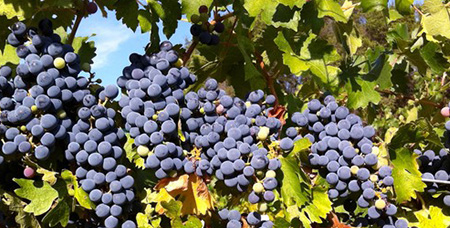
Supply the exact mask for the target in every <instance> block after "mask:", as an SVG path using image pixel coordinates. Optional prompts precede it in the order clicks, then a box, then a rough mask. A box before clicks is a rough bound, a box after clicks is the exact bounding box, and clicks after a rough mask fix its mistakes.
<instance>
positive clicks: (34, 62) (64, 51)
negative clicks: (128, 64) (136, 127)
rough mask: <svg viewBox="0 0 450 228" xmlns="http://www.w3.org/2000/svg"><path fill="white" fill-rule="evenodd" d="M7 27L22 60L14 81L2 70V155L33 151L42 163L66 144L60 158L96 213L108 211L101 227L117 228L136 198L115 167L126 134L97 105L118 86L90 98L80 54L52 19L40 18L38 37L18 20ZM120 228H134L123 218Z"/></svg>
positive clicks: (129, 181)
mask: <svg viewBox="0 0 450 228" xmlns="http://www.w3.org/2000/svg"><path fill="white" fill-rule="evenodd" d="M11 29H12V33H11V34H12V35H10V36H9V39H8V42H10V44H11V45H13V46H15V47H17V48H16V52H17V55H18V56H19V57H20V58H22V59H23V61H21V63H20V64H19V65H18V66H17V68H16V71H15V72H16V73H17V75H16V76H15V77H14V78H13V79H11V76H12V75H11V74H12V69H10V68H9V67H6V66H4V67H2V68H1V69H0V72H1V76H0V80H1V81H2V86H1V89H2V93H1V96H2V97H1V100H0V108H1V110H2V111H1V119H0V122H1V123H0V128H1V129H2V131H1V134H0V135H1V138H2V141H4V142H5V143H4V144H3V145H2V153H3V154H5V155H12V154H14V153H16V152H17V151H18V152H20V153H28V152H34V157H35V158H36V159H38V160H45V159H47V158H49V157H50V153H51V152H52V151H54V150H56V149H57V147H58V146H61V148H65V157H66V159H67V160H68V161H76V163H77V165H78V166H79V167H78V168H77V169H76V172H75V173H76V176H77V178H78V180H79V182H80V184H81V187H82V188H83V189H84V190H85V191H86V192H88V193H89V198H90V200H91V201H92V202H94V203H96V204H98V206H97V208H96V214H97V216H98V217H100V218H104V217H106V216H109V215H110V216H109V217H107V218H106V219H105V220H104V225H105V226H106V227H117V226H118V217H120V216H122V211H124V210H127V205H126V203H127V202H131V201H132V200H133V198H134V192H133V190H132V186H133V184H134V179H133V178H132V177H131V176H129V175H127V169H126V167H125V166H123V165H120V164H117V160H118V159H119V158H120V157H121V156H122V153H123V151H122V144H121V140H122V141H123V139H124V138H125V133H124V132H123V130H122V129H117V128H116V127H115V122H114V118H115V115H116V112H115V111H114V110H113V109H111V108H106V107H104V106H103V104H99V101H101V100H106V98H109V99H114V98H115V97H116V96H117V95H118V89H117V87H115V86H107V87H106V88H103V87H100V89H98V90H97V92H98V96H97V95H92V94H91V91H90V86H91V85H93V83H92V82H91V81H90V80H89V79H87V78H84V77H81V76H78V74H79V73H80V71H81V65H80V58H79V56H78V54H76V53H74V49H73V48H72V47H71V46H70V45H66V44H62V43H61V38H60V37H59V36H58V35H57V34H54V33H53V28H52V23H51V21H50V20H47V19H44V20H42V21H41V22H40V23H39V29H40V31H41V34H39V33H38V32H37V30H36V29H33V28H28V29H27V28H26V26H25V25H24V24H23V23H21V22H18V23H16V24H15V25H13V26H12V28H11ZM15 41H17V42H15ZM99 97H100V99H99ZM102 97H104V98H103V99H102ZM34 175H35V170H34V169H33V168H32V167H26V168H25V169H24V176H25V177H27V178H32V177H33V176H34ZM107 189H109V190H108V191H109V192H106V190H107ZM100 203H101V204H100ZM123 214H124V213H123ZM122 227H136V226H135V224H134V222H132V221H125V222H124V223H123V224H122Z"/></svg>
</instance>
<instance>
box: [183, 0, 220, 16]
mask: <svg viewBox="0 0 450 228" xmlns="http://www.w3.org/2000/svg"><path fill="white" fill-rule="evenodd" d="M212 3H213V0H181V12H182V13H183V14H186V18H187V19H188V20H191V16H192V15H193V14H199V12H198V8H199V7H200V6H202V5H205V6H208V7H209V6H211V4H212Z"/></svg>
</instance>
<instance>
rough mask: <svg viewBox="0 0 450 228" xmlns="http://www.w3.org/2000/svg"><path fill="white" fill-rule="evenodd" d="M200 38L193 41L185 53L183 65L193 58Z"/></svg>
mask: <svg viewBox="0 0 450 228" xmlns="http://www.w3.org/2000/svg"><path fill="white" fill-rule="evenodd" d="M197 44H198V40H194V41H192V43H191V45H190V46H189V49H188V50H187V51H186V52H185V53H184V55H183V66H186V64H187V61H188V60H189V59H190V58H191V55H192V52H194V50H195V47H197Z"/></svg>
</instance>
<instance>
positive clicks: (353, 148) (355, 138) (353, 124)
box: [286, 96, 401, 227]
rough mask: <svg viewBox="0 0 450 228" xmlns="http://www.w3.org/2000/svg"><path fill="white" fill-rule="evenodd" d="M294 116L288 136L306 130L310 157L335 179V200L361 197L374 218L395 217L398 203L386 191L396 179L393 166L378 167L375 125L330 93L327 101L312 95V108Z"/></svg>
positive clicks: (332, 194)
mask: <svg viewBox="0 0 450 228" xmlns="http://www.w3.org/2000/svg"><path fill="white" fill-rule="evenodd" d="M291 120H292V122H293V123H294V124H295V125H297V127H290V128H288V129H287V130H286V135H287V136H288V137H291V138H294V137H298V136H297V135H298V134H305V135H304V137H306V138H308V139H309V140H310V141H311V142H312V143H313V144H312V146H311V154H310V155H309V162H310V164H311V165H312V167H314V168H317V169H319V174H321V175H322V176H323V177H325V179H326V181H327V182H328V183H329V184H330V188H329V190H328V196H329V197H330V199H337V198H338V197H341V198H346V197H348V196H349V195H350V194H352V195H353V196H357V200H356V204H357V205H358V206H359V207H361V208H368V216H367V217H368V219H370V220H371V221H372V222H373V221H374V220H376V219H377V220H378V221H384V220H382V219H380V218H381V217H383V218H387V219H392V218H393V217H391V216H394V215H395V214H396V212H397V208H396V206H395V205H394V204H391V203H389V202H388V201H387V195H386V193H387V192H388V191H389V190H390V189H391V187H392V185H393V183H394V179H393V177H392V176H391V174H392V169H391V168H390V167H389V166H381V167H378V166H379V165H378V153H379V150H378V148H377V147H373V142H372V138H373V137H374V135H375V133H376V132H375V129H374V128H373V127H371V126H363V123H362V121H361V118H360V117H358V116H357V115H355V114H352V113H350V111H349V110H348V108H346V107H344V106H339V105H338V104H337V103H336V101H335V98H334V97H332V96H326V97H325V98H324V103H323V104H322V103H321V102H320V101H319V100H316V99H314V100H311V101H310V102H308V104H307V109H305V111H304V112H302V113H300V112H297V113H294V114H293V115H292V117H291ZM355 206H356V205H355ZM388 225H391V224H388ZM385 227H389V226H385ZM400 227H401V226H400Z"/></svg>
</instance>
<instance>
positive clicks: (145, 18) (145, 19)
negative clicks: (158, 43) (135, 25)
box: [138, 10, 154, 33]
mask: <svg viewBox="0 0 450 228" xmlns="http://www.w3.org/2000/svg"><path fill="white" fill-rule="evenodd" d="M138 21H139V26H140V27H141V33H146V32H148V31H150V30H151V29H152V26H153V23H154V22H153V20H152V14H151V13H150V12H149V11H147V10H139V12H138Z"/></svg>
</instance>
